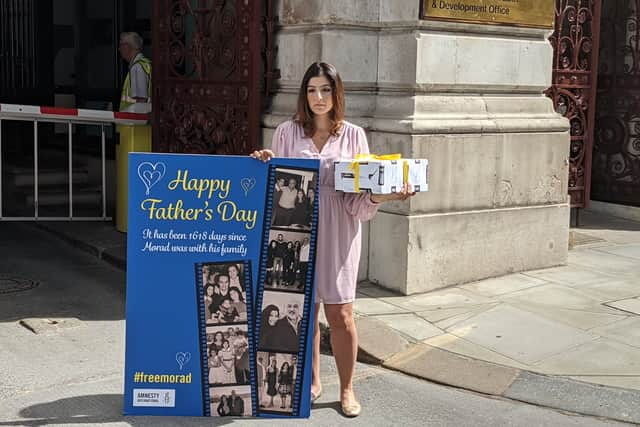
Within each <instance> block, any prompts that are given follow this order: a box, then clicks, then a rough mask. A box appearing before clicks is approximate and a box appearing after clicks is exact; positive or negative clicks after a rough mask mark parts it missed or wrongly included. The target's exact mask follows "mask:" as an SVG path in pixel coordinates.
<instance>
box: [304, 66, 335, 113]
mask: <svg viewBox="0 0 640 427" xmlns="http://www.w3.org/2000/svg"><path fill="white" fill-rule="evenodd" d="M307 103H308V104H309V109H310V110H311V111H312V112H313V114H314V115H316V116H322V115H325V114H328V113H329V112H330V111H331V110H333V89H332V88H331V82H330V81H329V79H327V78H326V77H325V76H318V77H312V78H311V79H310V80H309V83H308V84H307Z"/></svg>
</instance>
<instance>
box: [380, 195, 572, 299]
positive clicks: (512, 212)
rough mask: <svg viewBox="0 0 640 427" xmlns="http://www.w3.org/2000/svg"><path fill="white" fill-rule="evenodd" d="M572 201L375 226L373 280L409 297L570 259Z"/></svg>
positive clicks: (391, 217)
mask: <svg viewBox="0 0 640 427" xmlns="http://www.w3.org/2000/svg"><path fill="white" fill-rule="evenodd" d="M568 223H569V206H568V204H562V205H550V206H535V207H522V208H511V209H489V210H482V211H467V212H448V213H439V214H430V215H415V216H410V217H407V216H402V215H397V214H389V213H385V212H378V214H377V215H376V217H375V218H374V219H373V220H372V221H371V228H370V248H369V279H370V280H372V281H374V282H377V283H380V284H381V285H383V286H385V287H387V288H390V289H394V290H397V291H399V292H402V293H405V294H413V293H418V292H427V291H430V290H433V289H438V288H442V287H446V286H451V285H459V284H463V283H468V282H473V281H477V280H481V279H485V278H489V277H498V276H502V275H505V274H510V273H516V272H520V271H525V270H533V269H541V268H546V267H552V266H557V265H563V264H566V262H567V253H568V237H569V233H568V232H567V224H568Z"/></svg>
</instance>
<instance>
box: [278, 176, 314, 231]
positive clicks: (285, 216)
mask: <svg viewBox="0 0 640 427" xmlns="http://www.w3.org/2000/svg"><path fill="white" fill-rule="evenodd" d="M316 181H317V174H316V173H315V172H312V171H308V170H301V169H300V170H297V169H284V168H278V169H276V172H275V185H274V188H273V197H272V200H273V213H272V217H271V225H272V226H273V227H287V228H292V229H301V230H307V231H309V230H311V225H312V220H313V206H314V203H315V202H316V197H315V196H316V195H315V185H316Z"/></svg>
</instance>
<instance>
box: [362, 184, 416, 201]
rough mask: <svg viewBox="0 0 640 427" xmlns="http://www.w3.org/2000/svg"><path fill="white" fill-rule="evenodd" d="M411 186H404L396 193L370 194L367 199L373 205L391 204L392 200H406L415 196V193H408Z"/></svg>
mask: <svg viewBox="0 0 640 427" xmlns="http://www.w3.org/2000/svg"><path fill="white" fill-rule="evenodd" d="M410 188H411V186H410V185H409V184H405V185H404V186H403V187H402V190H401V191H399V192H398V193H391V194H371V195H370V196H369V197H370V199H371V201H372V202H373V203H383V202H391V201H394V200H407V199H408V198H409V197H412V196H415V194H416V192H415V191H410V190H409V189H410Z"/></svg>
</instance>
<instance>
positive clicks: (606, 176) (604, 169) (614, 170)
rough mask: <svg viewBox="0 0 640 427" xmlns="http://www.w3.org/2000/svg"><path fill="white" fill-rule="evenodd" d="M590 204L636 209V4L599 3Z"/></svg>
mask: <svg viewBox="0 0 640 427" xmlns="http://www.w3.org/2000/svg"><path fill="white" fill-rule="evenodd" d="M602 23H603V25H602V31H601V35H600V67H599V72H598V108H597V112H596V133H595V146H594V152H593V174H592V183H593V185H592V198H593V199H594V200H601V201H606V202H613V203H621V204H627V205H633V206H640V0H624V1H622V0H616V1H604V2H603V6H602Z"/></svg>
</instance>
